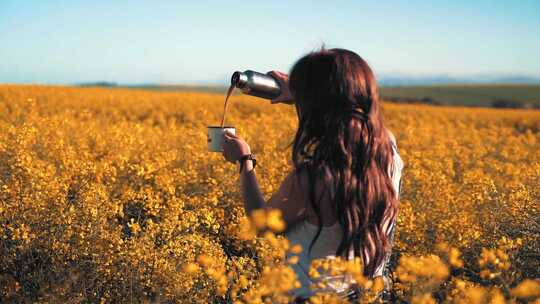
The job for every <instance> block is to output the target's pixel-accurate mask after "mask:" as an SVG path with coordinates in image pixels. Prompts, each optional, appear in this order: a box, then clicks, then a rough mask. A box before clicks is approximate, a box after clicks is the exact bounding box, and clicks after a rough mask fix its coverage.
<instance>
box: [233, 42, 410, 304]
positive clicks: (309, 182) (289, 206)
mask: <svg viewBox="0 0 540 304" xmlns="http://www.w3.org/2000/svg"><path fill="white" fill-rule="evenodd" d="M271 75H273V76H274V77H275V78H277V79H278V80H279V81H280V83H281V87H282V91H283V92H282V95H281V96H280V97H278V98H277V99H276V100H274V101H273V102H283V103H292V101H291V100H294V101H295V102H294V105H295V107H296V112H297V114H298V120H299V123H298V130H297V131H296V135H295V138H294V143H293V146H292V160H293V164H294V169H293V170H292V172H290V173H289V174H288V176H287V177H286V178H285V180H284V181H283V183H282V185H281V187H280V189H279V190H278V192H277V193H275V194H274V195H273V196H272V198H271V199H270V200H269V201H268V202H266V203H265V201H264V198H263V195H262V194H261V192H260V190H259V186H258V183H257V180H256V178H255V172H254V170H253V161H252V160H251V157H250V155H251V150H250V147H249V145H248V144H247V143H246V142H245V141H244V140H242V139H241V138H240V137H238V136H235V135H233V134H231V133H225V134H224V144H223V148H224V152H223V155H224V156H225V158H226V159H227V160H228V161H230V162H237V163H239V165H240V168H241V173H240V174H241V177H240V180H241V189H242V194H243V198H244V206H245V209H246V213H247V214H250V213H251V212H252V211H253V210H255V209H259V208H277V209H280V210H281V211H282V214H283V219H284V221H285V223H286V224H287V230H286V232H285V235H286V236H287V237H288V238H289V240H290V241H291V242H292V243H297V244H301V245H302V246H303V248H304V250H303V252H302V254H301V255H300V261H299V263H297V264H296V265H293V268H294V270H295V271H296V274H297V276H298V279H299V281H300V282H301V284H302V287H301V288H299V289H298V290H295V291H294V293H295V296H297V297H298V298H299V299H300V298H306V297H309V296H310V295H312V294H313V293H314V291H313V290H310V288H309V286H310V284H311V283H312V282H313V280H312V278H310V277H309V275H308V270H309V266H310V263H311V260H312V259H317V258H324V257H333V256H341V257H345V258H352V257H360V258H361V259H362V261H363V265H364V269H363V272H364V275H365V276H367V277H371V278H374V277H376V276H384V275H385V271H384V269H385V266H386V265H387V263H388V260H389V257H390V251H391V245H392V238H393V231H394V227H395V223H396V214H397V207H398V194H399V182H400V178H401V169H402V167H403V163H402V161H401V158H400V157H399V155H398V153H397V147H396V143H395V138H394V136H393V135H392V133H391V132H390V131H388V130H387V129H386V128H385V127H384V125H383V122H382V117H381V113H380V109H379V97H378V90H377V84H376V81H375V77H374V75H373V72H372V71H371V69H370V68H369V66H368V65H367V63H366V62H365V61H364V60H363V59H362V58H361V57H360V56H358V55H357V54H356V53H354V52H351V51H348V50H344V49H330V50H324V49H323V50H321V51H318V52H313V53H310V54H308V55H306V56H304V57H302V58H301V59H300V60H298V62H297V63H296V64H295V65H294V67H293V68H292V70H291V73H290V78H289V77H288V76H287V75H286V74H283V73H279V72H271ZM326 279H327V280H328V281H329V282H332V280H337V279H340V280H342V279H343V278H334V277H329V276H327V277H326ZM345 283H347V282H345ZM348 283H350V282H348ZM348 283H347V284H334V285H332V284H329V285H330V286H335V291H336V292H338V293H342V294H344V293H346V292H347V287H349V284H348Z"/></svg>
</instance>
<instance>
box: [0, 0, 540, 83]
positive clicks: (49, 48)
mask: <svg viewBox="0 0 540 304" xmlns="http://www.w3.org/2000/svg"><path fill="white" fill-rule="evenodd" d="M539 37H540V1H538V0H531V1H527V0H520V1H498V0H492V1H483V0H477V1H360V0H356V1H293V0H290V1H278V0H276V1H230V0H229V1H206V0H199V1H120V0H115V1H54V0H50V1H45V0H43V1H31V0H28V1H17V0H13V1H11V0H0V82H10V83H19V82H40V83H75V82H85V81H97V80H106V81H116V82H120V83H143V82H152V83H188V84H204V83H211V84H220V83H222V82H226V81H227V80H228V78H229V76H230V74H231V73H232V72H233V71H235V70H245V69H254V70H259V71H268V70H272V69H277V70H284V71H288V69H289V68H290V67H291V66H292V64H294V62H295V61H296V60H297V59H298V58H299V57H300V56H301V55H303V54H305V53H306V52H309V51H311V50H314V49H317V48H318V47H320V46H321V45H322V44H323V43H324V44H325V45H326V46H327V47H343V48H348V49H351V50H353V51H355V52H357V53H359V54H360V55H361V56H362V57H364V58H365V59H366V60H367V61H368V62H369V63H370V64H371V66H372V67H373V69H374V70H375V72H376V73H377V74H378V75H416V76H428V75H452V76H468V75H478V74H488V75H499V74H500V75H502V74H525V75H530V76H536V77H538V76H540V59H539V55H538V54H540V38H539Z"/></svg>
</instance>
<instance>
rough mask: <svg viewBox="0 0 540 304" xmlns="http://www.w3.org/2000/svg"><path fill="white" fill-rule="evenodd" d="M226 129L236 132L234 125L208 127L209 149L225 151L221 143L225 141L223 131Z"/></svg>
mask: <svg viewBox="0 0 540 304" xmlns="http://www.w3.org/2000/svg"><path fill="white" fill-rule="evenodd" d="M225 131H229V132H231V133H232V134H236V129H235V128H234V127H223V128H222V127H208V151H210V152H223V149H222V148H221V144H222V143H223V132H225Z"/></svg>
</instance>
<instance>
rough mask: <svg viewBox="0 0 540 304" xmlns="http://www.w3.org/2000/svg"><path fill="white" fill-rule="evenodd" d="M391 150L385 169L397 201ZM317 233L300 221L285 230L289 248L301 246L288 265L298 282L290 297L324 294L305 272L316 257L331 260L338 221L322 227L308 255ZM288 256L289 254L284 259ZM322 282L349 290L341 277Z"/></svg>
mask: <svg viewBox="0 0 540 304" xmlns="http://www.w3.org/2000/svg"><path fill="white" fill-rule="evenodd" d="M392 149H393V152H394V153H393V164H392V167H393V168H389V175H390V176H391V178H392V183H393V186H394V189H395V192H396V195H397V198H398V199H399V191H400V181H401V171H402V170H403V161H402V159H401V157H400V156H399V154H398V151H397V147H396V146H395V144H394V143H392ZM394 225H395V222H394V223H391V226H392V227H390V231H393V228H394V227H393V226H394ZM316 234H317V226H316V225H313V224H311V223H309V222H308V221H305V220H304V221H302V222H300V223H299V224H297V225H296V226H295V227H294V228H292V229H291V230H290V231H288V232H287V233H286V234H285V236H286V237H287V238H288V239H289V241H290V243H291V245H295V244H298V245H301V246H302V249H303V250H302V252H301V253H300V254H299V255H298V263H296V264H294V265H291V268H292V269H293V270H294V271H295V273H296V276H297V278H298V281H299V282H300V283H301V284H302V286H301V287H300V288H298V289H295V290H293V291H292V295H293V296H294V297H297V296H302V297H309V296H311V295H313V294H314V292H315V291H319V292H321V291H324V290H321V289H317V290H312V289H310V285H311V284H313V283H314V282H315V281H313V280H312V279H311V278H310V277H309V275H308V273H309V268H310V265H311V261H312V260H315V259H320V258H335V253H336V250H337V248H338V246H339V243H340V242H341V238H342V235H343V232H342V230H341V226H340V225H339V222H336V223H335V224H334V225H332V226H323V228H322V230H321V234H320V235H319V237H318V238H317V241H316V242H315V243H314V244H313V248H312V250H311V253H310V254H309V253H308V252H309V245H310V244H311V241H312V239H313V238H314V237H315V235H316ZM290 256H291V255H290V254H289V255H288V256H287V258H289V257H290ZM349 258H354V251H353V250H351V251H350V252H349ZM389 258H390V257H389V256H388V257H387V258H386V259H384V262H383V263H382V264H381V265H379V266H378V267H377V269H376V270H375V275H374V276H381V275H383V270H384V267H385V266H386V263H387V261H388V260H389ZM321 279H322V280H324V282H325V283H326V284H325V285H326V286H328V289H330V291H332V292H337V293H341V292H344V291H346V290H347V289H348V288H349V285H350V283H351V282H350V281H349V279H348V278H346V277H344V276H330V275H324V274H321V276H320V277H319V279H318V281H319V280H321Z"/></svg>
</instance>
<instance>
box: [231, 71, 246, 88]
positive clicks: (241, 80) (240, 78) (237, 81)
mask: <svg viewBox="0 0 540 304" xmlns="http://www.w3.org/2000/svg"><path fill="white" fill-rule="evenodd" d="M247 82H248V76H247V75H246V74H245V73H242V72H239V71H236V72H234V73H233V74H232V77H231V85H234V86H235V87H237V88H242V87H244V86H245V85H246V83H247Z"/></svg>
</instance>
